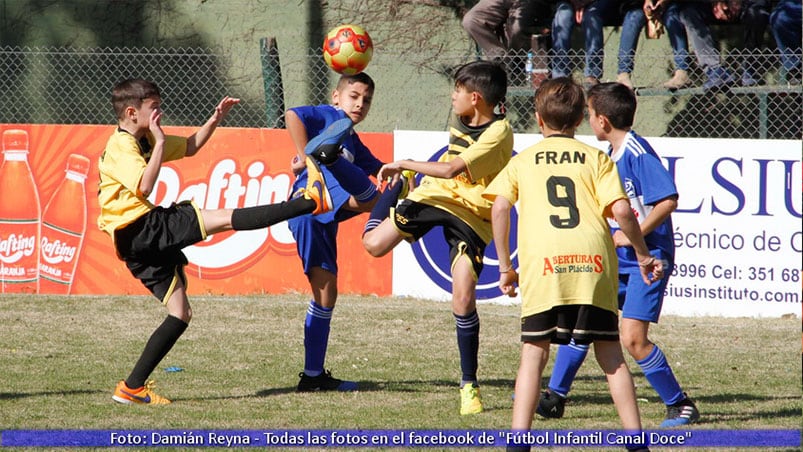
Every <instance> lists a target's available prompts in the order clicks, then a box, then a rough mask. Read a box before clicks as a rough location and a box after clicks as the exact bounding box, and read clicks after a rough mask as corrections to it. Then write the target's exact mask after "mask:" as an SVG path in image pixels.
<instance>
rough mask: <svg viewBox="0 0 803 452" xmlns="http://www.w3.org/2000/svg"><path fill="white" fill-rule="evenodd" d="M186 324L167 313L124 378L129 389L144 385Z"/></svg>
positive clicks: (185, 327)
mask: <svg viewBox="0 0 803 452" xmlns="http://www.w3.org/2000/svg"><path fill="white" fill-rule="evenodd" d="M187 325H188V324H187V322H185V321H183V320H181V319H179V318H178V317H173V316H172V315H168V316H167V318H166V319H164V321H163V322H162V324H161V325H159V327H158V328H156V330H154V332H153V334H151V338H150V339H148V343H147V344H145V350H143V351H142V355H141V356H140V357H139V361H137V364H136V365H134V370H132V371H131V375H129V376H128V378H127V379H126V380H125V384H126V386H128V387H129V388H131V389H137V388H139V387H141V386H142V385H144V384H145V380H147V379H148V376H150V374H151V373H152V372H153V369H156V366H157V365H159V362H160V361H162V358H164V357H165V355H167V352H169V351H170V349H171V348H173V345H174V344H175V343H176V341H177V340H178V338H179V337H181V335H182V334H183V333H184V330H186V329H187Z"/></svg>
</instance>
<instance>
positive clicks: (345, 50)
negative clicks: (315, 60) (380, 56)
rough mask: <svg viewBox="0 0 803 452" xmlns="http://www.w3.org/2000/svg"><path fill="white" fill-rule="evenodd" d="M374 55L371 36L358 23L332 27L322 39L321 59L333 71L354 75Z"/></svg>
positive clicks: (362, 68)
mask: <svg viewBox="0 0 803 452" xmlns="http://www.w3.org/2000/svg"><path fill="white" fill-rule="evenodd" d="M373 55H374V44H373V42H371V37H370V36H368V33H367V32H366V31H365V29H363V28H362V27H360V26H359V25H340V26H338V27H335V28H333V29H332V30H330V31H329V33H328V34H327V35H326V38H325V39H324V41H323V59H324V61H326V64H327V65H328V66H329V67H330V68H332V70H334V71H335V72H337V73H339V74H345V75H354V74H357V73H359V72H362V71H363V70H364V69H365V67H366V66H368V63H369V62H370V61H371V57H372V56H373Z"/></svg>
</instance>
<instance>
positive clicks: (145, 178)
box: [139, 107, 165, 198]
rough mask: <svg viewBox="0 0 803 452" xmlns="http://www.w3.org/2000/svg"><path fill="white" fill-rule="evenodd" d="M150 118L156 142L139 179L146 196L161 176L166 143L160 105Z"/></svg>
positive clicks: (140, 186)
mask: <svg viewBox="0 0 803 452" xmlns="http://www.w3.org/2000/svg"><path fill="white" fill-rule="evenodd" d="M149 120H150V122H149V123H148V129H149V130H150V132H151V134H153V137H154V138H155V143H154V145H153V149H152V151H151V157H150V160H148V164H147V165H146V166H145V171H143V173H142V178H141V179H140V181H139V191H140V193H142V196H143V197H145V198H147V197H148V196H150V194H151V192H152V191H153V187H154V186H155V185H156V180H157V179H158V178H159V171H160V170H161V169H162V159H163V158H164V144H165V134H164V131H162V110H161V109H160V108H158V107H157V108H154V109H153V110H152V111H151V113H150V118H149Z"/></svg>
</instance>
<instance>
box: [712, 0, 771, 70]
mask: <svg viewBox="0 0 803 452" xmlns="http://www.w3.org/2000/svg"><path fill="white" fill-rule="evenodd" d="M723 3H725V2H718V3H715V8H714V15H715V17H716V15H717V8H718V7H721V5H722V4H723ZM717 5H719V6H717ZM717 19H719V20H730V21H732V20H733V18H732V15H723V16H722V17H721V18H720V17H717ZM738 20H739V22H740V24H741V25H742V29H743V32H744V46H743V48H742V52H743V53H742V57H741V65H742V86H755V85H762V84H764V72H765V71H766V70H767V67H768V65H767V62H766V56H764V55H763V54H762V53H763V52H762V49H763V48H764V32H765V31H766V30H767V24H769V20H770V2H769V0H744V1H743V2H742V5H741V13H739V14H738Z"/></svg>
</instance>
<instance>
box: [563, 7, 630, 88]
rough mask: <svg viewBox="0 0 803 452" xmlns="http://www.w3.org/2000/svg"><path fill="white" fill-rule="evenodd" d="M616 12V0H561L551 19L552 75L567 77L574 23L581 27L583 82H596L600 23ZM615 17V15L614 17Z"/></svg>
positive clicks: (600, 57)
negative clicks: (582, 38)
mask: <svg viewBox="0 0 803 452" xmlns="http://www.w3.org/2000/svg"><path fill="white" fill-rule="evenodd" d="M618 13H619V8H618V7H617V0H560V1H558V4H557V7H556V10H555V16H554V17H553V19H552V50H553V55H554V58H553V60H552V78H558V77H570V76H571V72H572V64H571V59H570V57H569V50H570V49H571V43H572V39H571V38H572V31H573V30H574V26H575V24H579V25H580V26H581V27H582V29H583V37H584V39H585V41H584V42H585V68H584V69H583V75H584V77H585V78H584V80H583V85H584V86H586V87H589V86H593V85H596V84H597V83H599V80H600V78H601V77H602V62H603V58H604V42H603V33H602V27H603V24H604V23H605V22H606V21H611V19H612V16H615V15H617V14H618ZM613 20H616V19H613Z"/></svg>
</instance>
